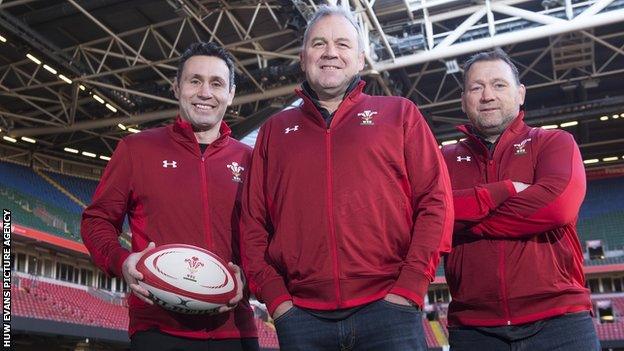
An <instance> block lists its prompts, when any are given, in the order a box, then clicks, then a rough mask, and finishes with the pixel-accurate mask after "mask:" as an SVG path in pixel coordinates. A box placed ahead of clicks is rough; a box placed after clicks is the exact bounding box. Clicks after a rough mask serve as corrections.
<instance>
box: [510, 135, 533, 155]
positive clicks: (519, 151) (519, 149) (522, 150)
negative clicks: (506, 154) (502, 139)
mask: <svg viewBox="0 0 624 351" xmlns="http://www.w3.org/2000/svg"><path fill="white" fill-rule="evenodd" d="M529 141H531V138H527V139H524V140H522V142H521V143H520V144H514V148H515V149H516V153H515V155H516V156H517V155H525V154H526V153H527V152H526V144H527V143H528V142H529Z"/></svg>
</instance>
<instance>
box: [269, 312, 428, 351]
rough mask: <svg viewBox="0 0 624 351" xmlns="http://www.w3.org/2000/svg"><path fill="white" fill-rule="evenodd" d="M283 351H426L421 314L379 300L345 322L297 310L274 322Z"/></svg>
mask: <svg viewBox="0 0 624 351" xmlns="http://www.w3.org/2000/svg"><path fill="white" fill-rule="evenodd" d="M275 328H276V329H277V337H278V339H279V344H280V350H281V351H295V350H302V351H313V350H340V351H347V350H358V351H360V350H371V351H373V350H384V351H427V343H426V341H425V332H424V330H423V325H422V312H420V311H419V310H418V309H417V308H416V307H412V306H402V305H397V304H393V303H390V302H387V301H384V300H379V301H376V302H373V303H371V304H369V305H368V306H365V307H364V308H362V309H361V310H359V311H357V312H355V313H354V314H352V315H351V316H349V317H347V318H345V319H342V320H332V319H325V318H319V317H316V316H313V315H311V314H309V313H308V312H306V311H305V310H302V309H300V308H297V307H296V306H295V307H293V308H291V309H290V310H288V311H286V313H284V314H283V315H281V316H279V317H278V318H277V319H276V320H275Z"/></svg>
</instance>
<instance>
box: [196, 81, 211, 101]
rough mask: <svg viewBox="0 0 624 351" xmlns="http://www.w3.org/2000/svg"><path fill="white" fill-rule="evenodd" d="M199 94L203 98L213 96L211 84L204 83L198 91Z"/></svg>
mask: <svg viewBox="0 0 624 351" xmlns="http://www.w3.org/2000/svg"><path fill="white" fill-rule="evenodd" d="M197 96H199V97H202V98H206V99H207V98H210V97H212V89H211V88H210V84H202V85H201V87H200V88H199V91H198V92H197Z"/></svg>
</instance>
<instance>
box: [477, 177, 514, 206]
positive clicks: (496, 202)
mask: <svg viewBox="0 0 624 351" xmlns="http://www.w3.org/2000/svg"><path fill="white" fill-rule="evenodd" d="M481 187H483V188H485V189H486V190H487V193H488V195H489V203H490V206H491V208H490V209H491V210H493V209H495V208H497V207H498V206H500V205H501V204H502V203H503V202H505V200H507V199H508V198H510V197H511V196H514V195H516V194H517V192H516V188H515V187H514V185H513V182H512V181H511V180H509V179H505V180H503V181H500V182H494V183H488V184H482V185H481Z"/></svg>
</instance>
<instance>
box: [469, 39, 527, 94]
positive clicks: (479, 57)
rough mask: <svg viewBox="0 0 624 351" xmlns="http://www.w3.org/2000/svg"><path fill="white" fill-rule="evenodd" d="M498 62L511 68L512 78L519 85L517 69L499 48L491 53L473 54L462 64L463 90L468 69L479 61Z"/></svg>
mask: <svg viewBox="0 0 624 351" xmlns="http://www.w3.org/2000/svg"><path fill="white" fill-rule="evenodd" d="M499 60H500V61H503V62H505V63H506V64H507V65H508V66H509V68H511V72H512V73H513V76H514V78H515V80H516V84H517V85H520V75H519V74H518V67H516V65H514V63H513V62H512V61H511V58H509V55H507V53H506V52H504V51H503V50H502V49H500V48H496V49H494V50H492V51H485V52H480V53H477V54H474V55H472V56H471V57H470V58H469V59H468V60H467V61H466V62H465V63H464V75H463V79H464V88H465V87H466V77H467V76H468V71H470V67H472V65H474V64H475V63H477V62H480V61H499Z"/></svg>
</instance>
